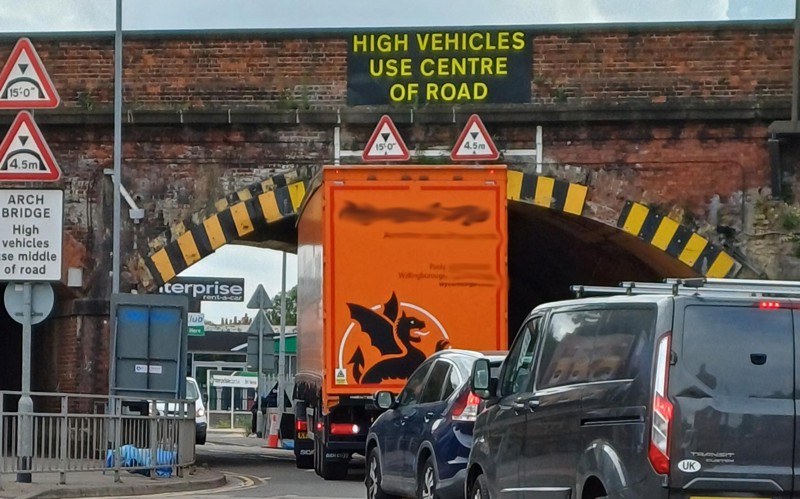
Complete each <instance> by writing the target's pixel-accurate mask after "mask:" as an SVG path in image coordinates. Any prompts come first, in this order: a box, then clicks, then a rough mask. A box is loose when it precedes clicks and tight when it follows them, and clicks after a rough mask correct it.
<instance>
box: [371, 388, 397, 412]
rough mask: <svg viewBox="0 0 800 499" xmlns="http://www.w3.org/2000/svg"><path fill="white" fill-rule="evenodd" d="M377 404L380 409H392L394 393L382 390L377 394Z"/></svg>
mask: <svg viewBox="0 0 800 499" xmlns="http://www.w3.org/2000/svg"><path fill="white" fill-rule="evenodd" d="M375 405H376V406H377V407H378V408H380V409H391V408H392V406H393V405H394V394H393V393H392V392H387V391H385V390H381V391H379V392H378V393H376V394H375Z"/></svg>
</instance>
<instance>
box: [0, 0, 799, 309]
mask: <svg viewBox="0 0 800 499" xmlns="http://www.w3.org/2000/svg"><path fill="white" fill-rule="evenodd" d="M794 4H795V2H794V1H793V0H658V1H653V0H458V1H457V2H455V1H452V0H447V1H445V0H404V1H403V2H398V1H397V0H369V1H366V0H335V1H334V0H282V1H277V0H122V6H123V12H122V21H123V22H122V28H123V30H134V31H140V30H184V29H186V30H201V29H204V30H206V29H280V28H291V29H304V28H308V29H311V28H355V29H365V28H381V27H424V26H487V25H509V24H512V25H550V24H572V23H576V24H595V23H631V22H637V23H638V22H672V21H727V20H732V21H743V20H762V19H764V20H766V19H791V18H794ZM115 5H116V2H115V0H0V33H15V34H31V33H39V32H54V31H56V32H57V31H112V30H114V28H115ZM287 262H288V265H287V289H290V288H291V287H292V286H294V285H295V284H296V283H297V258H296V256H295V255H291V254H289V255H288V258H287ZM181 275H184V276H205V277H244V278H245V299H246V300H248V299H249V298H250V296H252V294H253V292H254V291H255V289H256V287H257V286H258V284H263V285H264V287H265V289H266V290H267V293H268V294H269V295H270V297H274V296H275V294H276V293H278V292H279V291H280V289H281V253H280V252H277V251H272V250H266V249H260V248H253V247H248V246H235V245H227V246H223V247H222V248H220V250H218V251H217V252H216V253H215V254H213V255H211V256H209V257H207V258H205V259H203V260H202V261H201V262H199V263H197V264H195V265H193V266H192V267H190V268H189V269H187V270H186V271H184V272H183V273H182V274H181ZM245 305H246V302H245V303H240V304H219V303H211V302H204V303H203V305H202V310H203V312H204V313H205V314H206V318H207V319H208V320H212V321H214V322H219V321H220V319H221V318H222V317H228V318H232V317H233V316H237V317H241V316H243V315H244V314H245V313H248V314H249V315H250V316H252V315H253V311H251V310H248V309H247V308H246V307H245Z"/></svg>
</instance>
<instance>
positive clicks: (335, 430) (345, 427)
mask: <svg viewBox="0 0 800 499" xmlns="http://www.w3.org/2000/svg"><path fill="white" fill-rule="evenodd" d="M360 431H361V427H359V426H358V425H357V424H352V423H332V424H331V435H358V433H359V432H360Z"/></svg>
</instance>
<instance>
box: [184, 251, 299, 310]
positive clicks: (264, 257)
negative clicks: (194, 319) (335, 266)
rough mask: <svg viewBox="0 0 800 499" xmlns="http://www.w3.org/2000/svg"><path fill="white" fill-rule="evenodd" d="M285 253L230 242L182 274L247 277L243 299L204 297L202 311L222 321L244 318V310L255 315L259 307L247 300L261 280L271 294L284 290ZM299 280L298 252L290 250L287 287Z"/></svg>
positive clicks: (272, 296) (274, 294)
mask: <svg viewBox="0 0 800 499" xmlns="http://www.w3.org/2000/svg"><path fill="white" fill-rule="evenodd" d="M282 255H283V253H282V252H280V251H275V250H270V249H264V248H256V247H253V246H242V245H236V244H226V245H225V246H222V247H221V248H219V249H218V250H217V251H216V252H214V253H213V254H211V255H210V256H207V257H205V258H203V259H202V260H200V261H199V262H197V263H195V264H194V265H192V266H191V267H189V268H188V269H186V270H184V271H183V272H181V273H180V274H179V275H180V276H184V277H186V276H195V277H243V278H244V302H243V303H219V302H210V301H204V302H202V303H201V304H200V311H201V312H202V313H203V314H205V319H206V320H207V321H211V322H213V323H215V324H219V323H220V322H221V320H220V319H221V318H222V317H225V318H228V319H232V318H233V317H234V316H235V317H238V318H241V317H243V316H244V314H247V315H248V316H250V317H253V316H254V315H255V312H256V311H255V310H250V309H248V308H247V302H248V301H249V300H250V298H251V297H252V296H253V293H255V291H256V288H257V287H258V285H259V284H263V285H264V290H265V291H266V292H267V294H268V295H269V297H270V298H274V297H275V296H276V295H277V294H278V293H280V291H281V266H282V260H283V258H282ZM296 284H297V256H296V255H294V254H292V253H287V254H286V290H287V291H288V290H290V289H292V287H293V286H294V285H296Z"/></svg>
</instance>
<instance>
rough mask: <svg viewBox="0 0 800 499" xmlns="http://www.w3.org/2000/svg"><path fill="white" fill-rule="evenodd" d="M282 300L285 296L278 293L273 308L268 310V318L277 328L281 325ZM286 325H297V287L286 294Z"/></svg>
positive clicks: (273, 300)
mask: <svg viewBox="0 0 800 499" xmlns="http://www.w3.org/2000/svg"><path fill="white" fill-rule="evenodd" d="M281 300H283V295H282V294H281V293H278V294H277V295H275V297H274V298H273V299H272V305H273V308H271V309H269V310H267V318H268V319H269V321H270V322H271V323H272V325H273V326H276V327H277V326H280V324H281ZM286 325H287V326H296V325H297V286H295V287H293V288H292V289H290V290H288V291H287V292H286Z"/></svg>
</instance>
